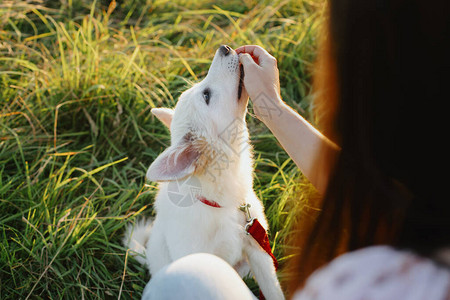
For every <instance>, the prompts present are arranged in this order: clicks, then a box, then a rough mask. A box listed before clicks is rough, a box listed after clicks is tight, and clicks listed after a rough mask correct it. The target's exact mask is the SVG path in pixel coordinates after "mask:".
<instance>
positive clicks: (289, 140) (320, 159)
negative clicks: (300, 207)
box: [253, 99, 339, 193]
mask: <svg viewBox="0 0 450 300" xmlns="http://www.w3.org/2000/svg"><path fill="white" fill-rule="evenodd" d="M253 103H254V109H259V110H260V111H259V113H258V115H259V117H260V119H261V120H262V121H263V122H264V123H265V124H266V126H267V127H268V128H269V129H270V131H272V133H273V134H274V136H275V137H276V138H277V140H278V141H279V142H280V144H281V145H282V146H283V148H284V149H285V150H286V152H287V153H288V154H289V156H290V157H291V158H292V160H293V161H294V162H295V164H296V165H297V166H298V168H299V169H300V170H301V172H302V173H303V175H305V176H306V178H308V180H309V181H310V182H311V183H312V184H313V185H314V186H315V187H316V188H317V190H318V191H319V192H321V193H323V192H325V189H326V187H327V184H328V178H329V176H330V173H331V170H332V168H333V166H334V163H335V160H336V158H337V155H338V154H339V147H338V146H337V145H336V144H334V143H333V142H332V141H330V140H329V139H328V138H326V137H325V136H324V135H323V134H322V133H321V132H319V131H318V130H317V129H316V128H314V127H313V126H312V125H311V124H310V123H309V122H308V121H306V120H305V119H304V118H303V117H302V116H300V115H299V114H298V113H297V112H296V111H294V110H293V109H292V108H291V107H289V106H288V105H287V104H286V103H284V102H283V101H282V100H279V99H277V100H274V101H273V102H272V103H271V104H272V105H274V107H273V109H274V111H275V113H274V111H272V113H270V114H264V112H263V111H261V107H259V108H258V102H257V101H253ZM265 107H266V108H267V104H266V106H265Z"/></svg>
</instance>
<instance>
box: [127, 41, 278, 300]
mask: <svg viewBox="0 0 450 300" xmlns="http://www.w3.org/2000/svg"><path fill="white" fill-rule="evenodd" d="M242 70H243V69H242V67H240V65H239V58H238V55H237V54H236V52H235V51H234V50H233V49H231V48H230V47H228V46H221V47H220V48H219V49H218V50H217V52H216V54H215V56H214V59H213V62H212V65H211V67H210V69H209V72H208V75H207V76H206V78H205V79H204V80H203V81H201V82H200V83H198V84H196V85H194V86H193V87H191V88H190V89H188V90H187V91H185V92H184V93H183V94H182V95H181V96H180V99H179V101H178V103H177V105H176V107H175V109H174V110H172V109H168V108H157V109H153V110H152V113H153V114H154V115H155V116H156V117H158V119H160V120H161V121H162V122H163V123H164V124H165V125H166V126H168V127H169V128H170V132H171V146H170V147H169V148H167V149H166V150H165V151H164V152H163V153H161V154H160V155H159V156H158V157H157V158H156V159H155V161H154V162H153V163H152V164H151V166H150V168H149V169H148V172H147V179H149V180H151V181H158V182H161V183H160V184H159V193H158V195H157V197H156V200H155V204H154V207H155V210H156V218H155V219H154V221H147V222H141V223H139V222H138V223H137V224H136V225H135V226H134V227H131V226H130V227H129V228H128V230H127V232H126V234H125V238H124V242H125V244H126V245H127V246H128V247H129V248H130V249H131V250H132V251H134V252H135V253H137V254H140V255H141V256H143V257H144V256H145V257H146V260H144V259H143V257H139V255H138V256H137V257H136V258H137V259H138V260H139V261H140V262H142V263H146V264H147V265H148V267H149V269H150V273H151V274H152V275H153V274H155V273H156V272H158V271H159V270H161V269H162V268H163V267H164V266H166V265H168V264H169V263H171V262H173V261H175V260H177V259H179V258H181V257H184V256H186V255H189V254H192V253H199V252H204V253H211V254H214V255H217V256H219V257H220V258H222V259H224V260H225V261H226V262H228V263H229V264H230V265H231V266H233V267H234V268H235V269H236V270H237V271H238V273H239V274H240V275H241V276H245V275H247V274H248V272H249V267H250V269H251V271H252V274H253V275H254V277H255V279H256V281H257V282H258V284H259V286H260V289H261V291H262V293H263V294H264V296H265V297H266V298H267V299H283V298H284V296H283V293H282V291H281V288H280V284H279V282H278V279H277V276H276V270H275V267H274V262H273V260H272V258H271V256H270V255H269V254H268V253H267V252H266V251H265V250H264V249H263V248H262V247H261V246H260V245H259V244H258V243H257V242H256V240H255V239H254V238H253V237H252V236H251V235H248V234H247V232H246V230H245V225H246V224H247V219H248V216H247V214H246V213H244V212H243V211H241V210H240V209H239V207H240V206H241V205H248V204H249V205H250V206H249V213H250V215H251V217H252V218H257V219H258V221H259V223H261V225H262V227H264V229H265V230H267V229H268V225H267V220H266V217H265V214H264V208H263V205H262V203H261V201H260V200H259V199H258V198H257V197H256V195H255V192H254V191H253V188H252V186H253V169H252V166H253V160H252V155H251V148H250V146H249V143H248V130H247V126H246V123H245V115H246V108H247V101H248V95H247V94H246V92H245V89H243V88H242V76H243V74H242V76H241V73H242V72H243V71H242Z"/></svg>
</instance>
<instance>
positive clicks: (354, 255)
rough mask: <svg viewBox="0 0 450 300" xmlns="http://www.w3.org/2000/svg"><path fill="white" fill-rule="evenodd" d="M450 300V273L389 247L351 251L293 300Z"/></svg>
mask: <svg viewBox="0 0 450 300" xmlns="http://www.w3.org/2000/svg"><path fill="white" fill-rule="evenodd" d="M313 299H314V300H325V299H327V300H329V299H331V300H450V270H449V269H448V268H444V267H442V266H439V265H437V264H436V263H434V262H433V261H431V260H429V259H426V258H423V257H419V256H417V255H414V254H412V253H409V252H406V251H398V250H395V249H393V248H390V247H387V246H373V247H368V248H364V249H361V250H358V251H354V252H350V253H347V254H344V255H341V256H339V257H338V258H336V259H334V260H333V261H332V262H331V263H330V264H328V265H327V266H325V267H323V268H321V269H319V270H317V271H316V272H315V273H313V274H312V275H311V276H310V277H309V278H308V280H307V281H306V284H305V287H304V288H303V289H302V290H300V291H298V292H296V294H295V295H294V297H293V300H313Z"/></svg>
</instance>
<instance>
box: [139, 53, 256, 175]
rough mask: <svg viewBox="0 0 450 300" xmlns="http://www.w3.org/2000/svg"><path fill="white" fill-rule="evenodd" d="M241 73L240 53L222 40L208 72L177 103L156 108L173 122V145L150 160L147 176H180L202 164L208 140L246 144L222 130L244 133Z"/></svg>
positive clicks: (160, 115) (170, 124)
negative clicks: (172, 106) (151, 161)
mask: <svg viewBox="0 0 450 300" xmlns="http://www.w3.org/2000/svg"><path fill="white" fill-rule="evenodd" d="M243 76H244V74H243V68H242V66H241V65H240V64H239V58H238V54H237V53H236V52H235V51H234V50H233V49H231V48H230V47H229V46H225V45H224V46H221V47H220V48H219V49H218V50H217V51H216V54H215V56H214V59H213V62H212V64H211V67H210V69H209V71H208V75H207V76H206V77H205V79H203V80H202V81H201V82H199V83H197V84H195V85H194V86H193V87H191V88H190V89H188V90H187V91H185V92H184V93H183V94H182V95H181V96H180V98H179V100H178V103H177V105H176V107H175V109H169V108H154V109H152V113H153V114H154V115H155V116H156V117H157V118H158V119H159V120H161V121H162V122H163V123H164V124H165V125H166V126H167V127H169V128H170V133H171V146H170V147H169V148H167V149H166V150H165V151H164V152H163V153H161V154H160V155H159V156H158V157H157V158H156V160H155V161H154V162H153V163H152V164H151V166H150V168H149V169H148V171H147V178H148V179H149V180H151V181H170V180H177V179H181V178H183V177H186V176H188V175H191V174H193V173H195V172H196V171H198V170H200V169H201V168H204V166H205V158H203V159H202V157H201V156H202V154H205V151H209V153H208V155H209V156H210V155H211V154H212V153H211V152H210V151H211V148H210V147H208V145H211V144H213V143H218V142H219V141H220V142H225V143H227V145H228V146H230V147H243V146H244V145H239V143H236V136H229V134H224V133H226V131H227V130H230V129H231V130H234V131H236V132H239V131H243V134H244V135H246V126H245V114H246V108H247V102H248V95H247V92H246V91H245V89H244V87H243ZM230 127H233V128H230ZM227 139H229V140H227ZM241 144H242V143H241ZM234 150H236V151H239V149H234Z"/></svg>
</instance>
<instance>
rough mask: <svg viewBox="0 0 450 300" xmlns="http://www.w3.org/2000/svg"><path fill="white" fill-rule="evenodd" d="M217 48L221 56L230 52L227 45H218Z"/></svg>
mask: <svg viewBox="0 0 450 300" xmlns="http://www.w3.org/2000/svg"><path fill="white" fill-rule="evenodd" d="M219 50H220V53H222V55H223V56H227V55H228V54H230V52H231V48H230V46H227V45H222V46H220V48H219Z"/></svg>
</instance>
